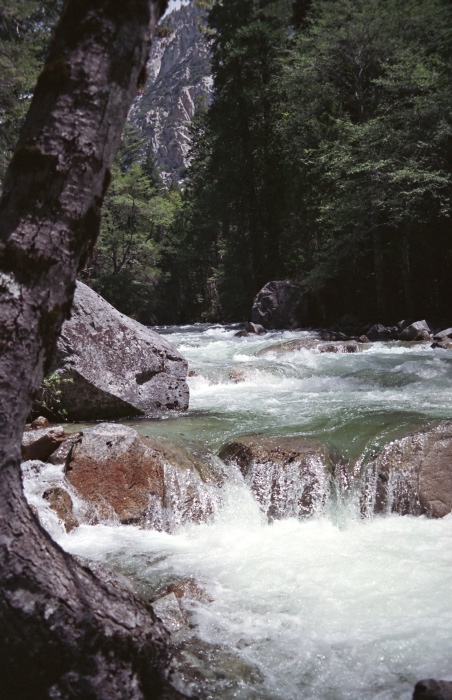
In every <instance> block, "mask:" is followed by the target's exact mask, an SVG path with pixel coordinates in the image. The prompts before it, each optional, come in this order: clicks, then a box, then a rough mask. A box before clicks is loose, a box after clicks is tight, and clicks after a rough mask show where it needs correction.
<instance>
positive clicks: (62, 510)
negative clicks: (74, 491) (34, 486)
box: [43, 486, 79, 532]
mask: <svg viewBox="0 0 452 700" xmlns="http://www.w3.org/2000/svg"><path fill="white" fill-rule="evenodd" d="M43 498H45V499H46V501H48V502H49V506H50V508H51V509H52V510H53V511H54V512H55V513H56V514H57V515H58V517H59V519H60V520H62V521H63V524H64V527H65V529H66V532H71V530H74V529H75V528H76V527H78V526H79V522H78V520H77V518H76V517H75V515H74V513H73V512H72V509H73V505H72V498H71V497H70V495H69V494H68V492H67V491H66V490H65V489H62V488H60V487H58V486H57V487H54V488H51V489H47V491H45V492H44V493H43Z"/></svg>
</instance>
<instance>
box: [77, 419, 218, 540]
mask: <svg viewBox="0 0 452 700" xmlns="http://www.w3.org/2000/svg"><path fill="white" fill-rule="evenodd" d="M66 476H67V478H68V480H69V481H70V483H71V484H72V486H73V487H74V488H75V489H76V490H77V491H78V492H79V493H80V495H81V496H82V497H83V498H84V499H85V500H87V501H88V502H90V503H93V504H94V505H95V506H96V508H97V512H98V515H99V517H100V518H101V519H109V518H117V519H118V520H119V521H120V522H121V523H125V524H128V523H132V524H135V525H139V526H141V527H147V528H154V529H157V530H165V531H167V532H170V531H172V530H173V529H174V528H175V527H178V526H179V525H182V524H184V523H186V522H190V521H195V522H201V521H203V520H205V519H206V518H207V517H208V516H209V515H210V514H211V513H212V512H213V511H214V509H215V507H216V505H217V503H218V502H219V493H218V486H220V485H221V484H222V483H223V480H224V473H223V471H222V465H221V462H220V461H219V460H218V459H217V458H216V457H215V456H214V455H213V454H210V453H207V451H206V452H204V453H203V452H202V449H201V448H199V452H198V453H196V452H195V451H191V452H189V451H188V450H187V449H184V448H183V447H179V446H176V445H172V444H171V443H169V442H167V441H166V440H161V439H156V438H148V437H145V436H142V435H139V434H138V433H137V431H136V430H134V429H133V428H129V427H128V426H125V425H117V424H114V423H101V424H99V425H97V426H96V427H94V428H90V429H89V430H86V431H84V432H83V433H82V434H81V436H80V437H79V438H78V440H77V441H76V442H75V443H74V445H73V447H72V449H71V452H70V454H69V456H68V458H67V462H66Z"/></svg>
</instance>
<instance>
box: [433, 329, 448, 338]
mask: <svg viewBox="0 0 452 700" xmlns="http://www.w3.org/2000/svg"><path fill="white" fill-rule="evenodd" d="M448 338H452V328H445V329H444V330H443V331H439V332H438V333H435V335H434V336H433V340H446V339H448Z"/></svg>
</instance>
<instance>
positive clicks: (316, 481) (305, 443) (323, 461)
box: [219, 435, 331, 519]
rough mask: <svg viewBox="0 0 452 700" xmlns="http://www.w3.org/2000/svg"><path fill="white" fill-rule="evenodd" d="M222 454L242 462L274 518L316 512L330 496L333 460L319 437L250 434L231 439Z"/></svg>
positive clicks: (262, 503) (250, 482)
mask: <svg viewBox="0 0 452 700" xmlns="http://www.w3.org/2000/svg"><path fill="white" fill-rule="evenodd" d="M219 456H220V458H221V459H223V460H224V461H225V462H226V463H231V462H233V463H236V464H237V465H238V467H239V468H240V471H241V472H242V474H243V476H244V477H245V481H246V482H247V484H248V485H249V487H250V488H251V490H252V492H253V494H254V496H255V498H256V500H257V501H258V503H259V505H260V506H261V508H262V510H263V511H264V513H266V515H267V516H268V517H269V518H270V519H278V518H285V517H305V516H309V515H313V514H314V513H316V512H319V510H321V509H322V508H323V507H324V505H325V503H326V501H327V499H328V496H329V491H330V471H331V467H330V461H329V456H328V454H327V452H326V450H325V447H324V446H323V445H322V444H321V443H320V442H318V441H317V440H312V439H310V438H305V437H281V436H268V435H250V436H244V437H240V438H236V439H234V440H232V441H231V442H229V443H227V444H226V445H225V446H224V447H223V448H222V450H221V451H220V455H219Z"/></svg>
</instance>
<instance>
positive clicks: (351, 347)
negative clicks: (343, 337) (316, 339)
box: [316, 340, 360, 353]
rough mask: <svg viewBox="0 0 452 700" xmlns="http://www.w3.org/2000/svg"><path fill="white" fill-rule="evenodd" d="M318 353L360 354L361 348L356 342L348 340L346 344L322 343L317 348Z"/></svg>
mask: <svg viewBox="0 0 452 700" xmlns="http://www.w3.org/2000/svg"><path fill="white" fill-rule="evenodd" d="M316 350H317V352H320V353H324V352H341V353H350V352H359V351H360V347H359V345H358V343H357V342H356V340H347V341H346V342H334V343H320V344H319V345H318V346H317V348H316Z"/></svg>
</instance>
